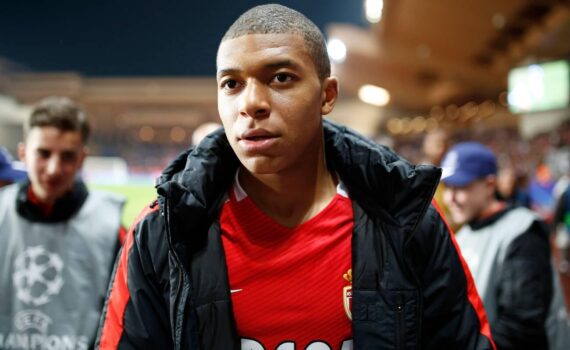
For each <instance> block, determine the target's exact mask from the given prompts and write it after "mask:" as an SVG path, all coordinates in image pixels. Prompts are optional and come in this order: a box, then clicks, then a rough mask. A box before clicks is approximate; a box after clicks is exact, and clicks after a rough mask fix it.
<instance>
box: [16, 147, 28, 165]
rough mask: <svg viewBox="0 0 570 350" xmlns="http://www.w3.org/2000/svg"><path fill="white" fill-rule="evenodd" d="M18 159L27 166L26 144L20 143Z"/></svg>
mask: <svg viewBox="0 0 570 350" xmlns="http://www.w3.org/2000/svg"><path fill="white" fill-rule="evenodd" d="M18 158H20V161H22V163H24V164H26V144H25V143H24V142H19V143H18Z"/></svg>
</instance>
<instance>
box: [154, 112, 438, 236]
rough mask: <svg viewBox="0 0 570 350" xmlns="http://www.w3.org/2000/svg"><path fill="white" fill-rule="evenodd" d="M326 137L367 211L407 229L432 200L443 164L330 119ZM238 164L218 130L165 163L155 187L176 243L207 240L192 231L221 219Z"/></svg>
mask: <svg viewBox="0 0 570 350" xmlns="http://www.w3.org/2000/svg"><path fill="white" fill-rule="evenodd" d="M324 139H325V152H326V159H327V163H328V165H329V167H330V168H331V170H333V171H336V172H337V173H338V174H339V175H340V177H341V179H342V181H343V182H344V183H345V184H346V187H347V188H348V192H349V193H350V196H351V198H352V199H353V200H355V201H357V202H358V203H359V205H360V206H361V207H362V208H363V209H364V210H365V211H366V212H367V213H368V214H369V215H374V216H378V217H380V218H381V219H383V220H385V221H388V222H389V223H390V224H392V225H395V226H399V227H401V228H402V229H404V230H406V231H408V230H409V231H412V230H413V229H414V228H415V227H416V226H417V224H418V223H419V221H420V219H421V218H422V216H423V214H424V213H425V211H426V210H427V207H428V206H429V204H430V203H431V198H432V196H433V193H434V192H435V188H436V186H437V184H438V181H439V177H440V174H441V171H440V169H438V168H436V167H433V166H430V165H412V164H410V163H409V162H407V161H406V160H404V159H403V158H401V157H400V156H398V155H397V154H395V153H394V152H393V151H391V150H390V149H389V148H387V147H385V146H382V145H378V144H376V143H374V142H373V141H371V140H368V139H366V138H364V137H363V136H360V135H358V134H356V133H355V132H353V131H351V130H350V129H348V128H346V127H343V126H340V125H337V124H335V123H333V122H330V121H327V120H325V121H324ZM238 166H239V160H238V159H237V157H236V155H235V154H234V152H233V150H232V148H231V146H230V145H229V142H228V140H227V138H226V137H225V134H224V132H223V130H222V129H219V130H217V131H216V132H214V133H212V134H210V135H209V136H207V137H206V138H205V139H204V140H203V141H202V142H201V143H200V144H199V145H197V146H196V147H193V148H190V149H188V150H187V151H185V152H184V153H182V154H181V155H180V156H179V157H178V158H177V159H175V160H174V161H173V162H172V163H171V165H170V166H169V167H167V168H166V170H165V171H164V173H163V174H162V175H161V176H160V177H159V178H158V179H157V185H156V187H157V189H158V193H159V204H160V206H161V208H163V210H164V208H167V210H169V211H170V212H168V213H166V215H167V219H169V220H170V222H169V225H171V227H170V230H171V232H170V235H171V236H172V237H170V238H171V239H172V240H173V241H174V242H177V241H182V242H184V243H188V242H189V241H193V240H195V239H198V240H203V238H200V237H199V236H200V235H198V236H196V235H188V232H205V230H206V229H207V227H209V225H210V223H211V222H212V221H214V220H215V219H216V218H217V215H218V210H219V207H220V205H221V204H222V201H223V199H224V197H225V194H226V192H227V189H228V188H229V186H230V185H231V183H232V181H233V176H234V174H235V171H236V169H237V167H238ZM178 218H180V219H178ZM182 218H183V219H182Z"/></svg>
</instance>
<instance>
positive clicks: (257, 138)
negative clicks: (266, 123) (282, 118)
mask: <svg viewBox="0 0 570 350" xmlns="http://www.w3.org/2000/svg"><path fill="white" fill-rule="evenodd" d="M277 137H278V136H277V135H276V134H273V133H271V132H269V131H267V130H263V129H254V130H250V131H247V132H245V133H243V134H242V135H240V137H238V143H239V145H240V146H241V147H242V148H243V149H244V150H245V151H246V152H261V151H265V150H268V149H269V148H271V147H272V146H273V144H274V143H275V141H276V140H277Z"/></svg>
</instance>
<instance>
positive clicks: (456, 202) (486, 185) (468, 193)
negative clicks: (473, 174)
mask: <svg viewBox="0 0 570 350" xmlns="http://www.w3.org/2000/svg"><path fill="white" fill-rule="evenodd" d="M494 189H495V180H494V178H491V177H489V178H485V179H479V180H475V181H473V182H472V183H470V184H469V185H466V186H463V187H456V186H447V185H446V187H445V190H444V192H443V201H444V202H445V205H447V207H448V209H449V213H450V214H451V219H452V220H453V222H455V223H456V224H459V225H463V224H465V223H468V222H469V221H471V220H473V219H476V218H478V217H479V216H480V215H481V214H482V213H483V212H484V211H485V209H486V208H487V206H488V205H489V204H490V203H491V202H492V200H493V196H494Z"/></svg>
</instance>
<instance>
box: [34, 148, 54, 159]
mask: <svg viewBox="0 0 570 350" xmlns="http://www.w3.org/2000/svg"><path fill="white" fill-rule="evenodd" d="M37 153H38V156H39V157H40V158H43V159H48V158H49V157H50V155H51V152H50V151H48V150H47V149H38V151H37Z"/></svg>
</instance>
